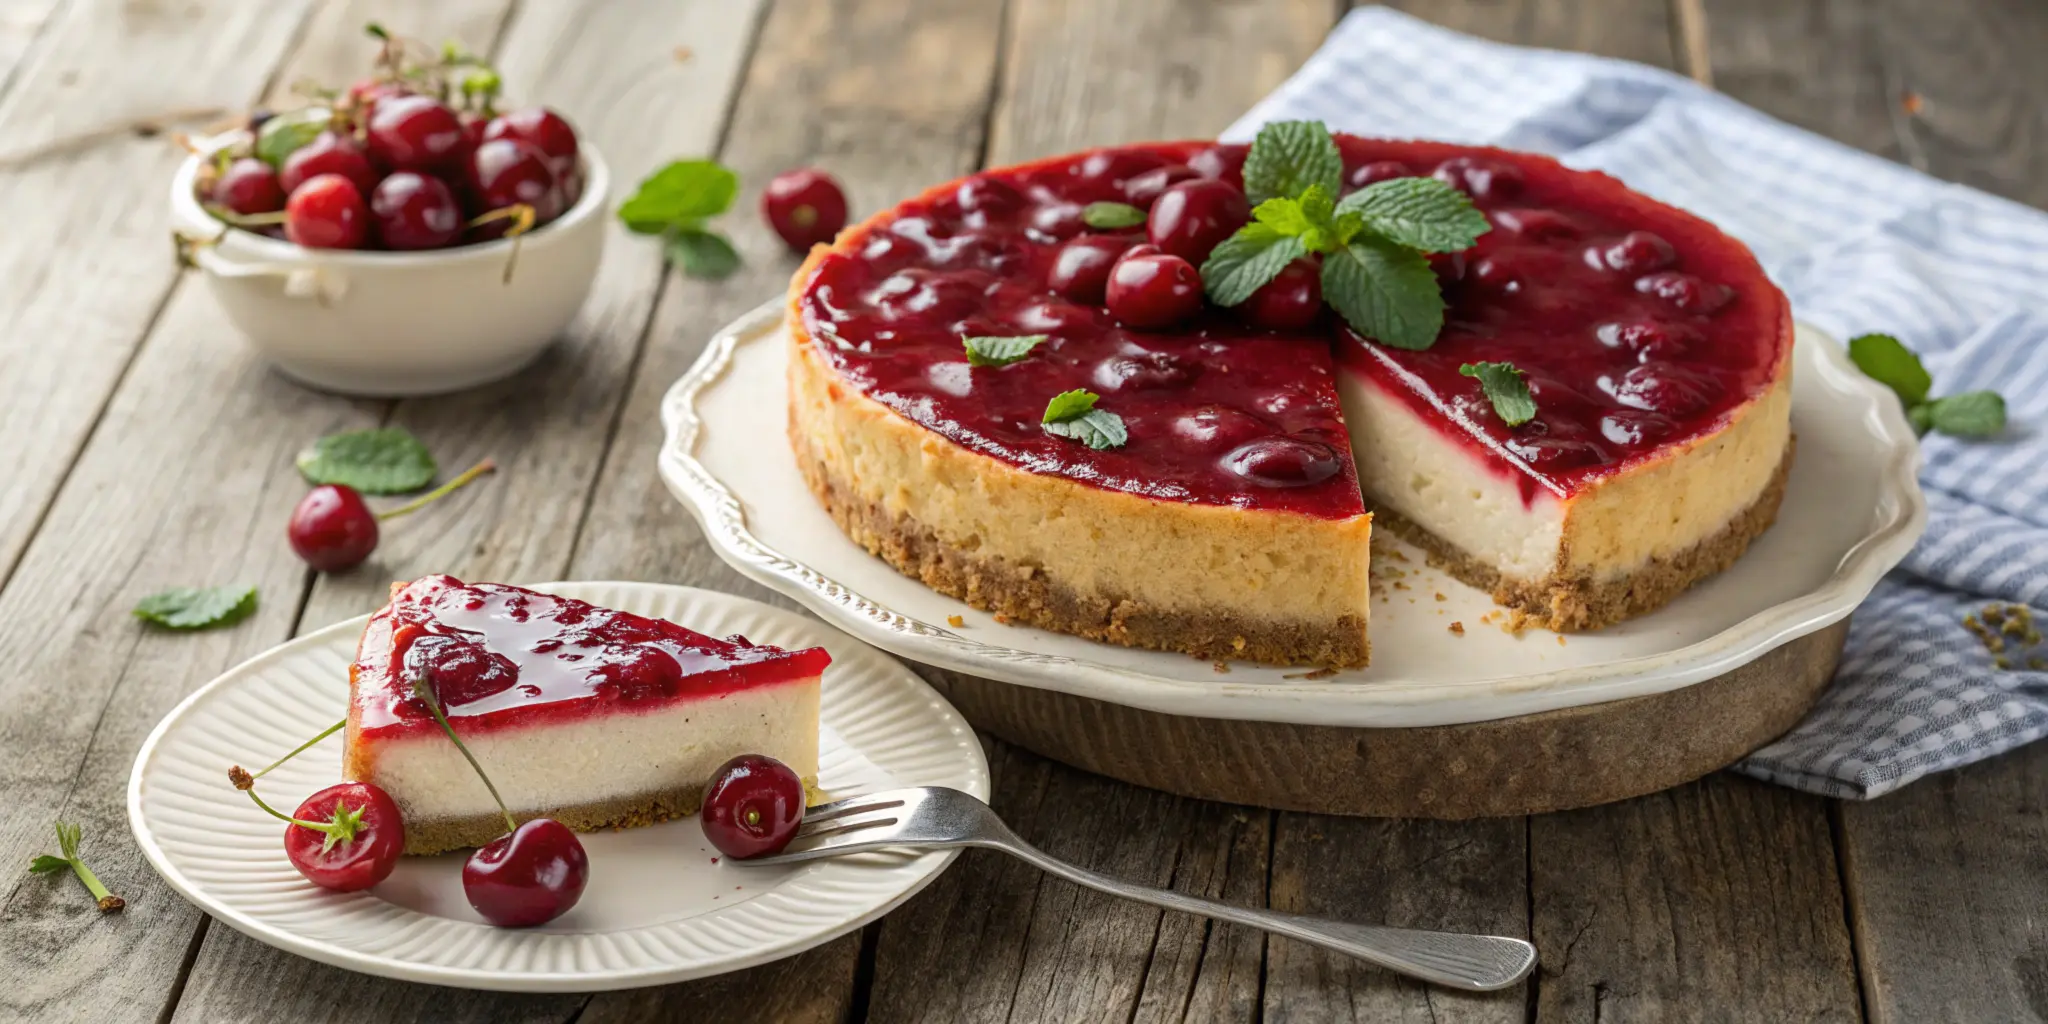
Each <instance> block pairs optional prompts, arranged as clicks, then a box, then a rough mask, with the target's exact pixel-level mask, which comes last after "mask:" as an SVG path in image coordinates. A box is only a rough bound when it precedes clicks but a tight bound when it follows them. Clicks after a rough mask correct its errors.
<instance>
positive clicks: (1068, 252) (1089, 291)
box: [1045, 235, 1135, 305]
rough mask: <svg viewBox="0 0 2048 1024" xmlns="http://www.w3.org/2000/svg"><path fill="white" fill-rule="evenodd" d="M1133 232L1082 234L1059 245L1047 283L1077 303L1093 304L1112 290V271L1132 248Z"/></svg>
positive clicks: (1047, 274)
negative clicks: (1131, 233) (1110, 282)
mask: <svg viewBox="0 0 2048 1024" xmlns="http://www.w3.org/2000/svg"><path fill="white" fill-rule="evenodd" d="M1134 240H1135V239H1134V238H1133V237H1132V236H1130V235H1082V236H1080V237H1078V238H1074V239H1070V240H1068V242H1067V244H1065V245H1062V246H1060V250H1059V253H1058V254H1057V255H1055V256H1054V257H1053V258H1052V269H1051V270H1050V271H1048V272H1047V273H1046V276H1045V285H1046V287H1048V288H1051V289H1052V290H1053V291H1055V292H1058V293H1059V294H1060V295H1062V296H1065V297H1066V298H1069V299H1072V300H1074V301H1075V302H1085V303H1087V304H1089V305H1094V304H1096V303H1099V302H1101V301H1102V300H1103V297H1104V295H1105V294H1107V292H1108V289H1109V270H1110V268H1111V267H1113V266H1115V265H1116V261H1117V258H1118V257H1120V256H1122V255H1123V254H1124V251H1125V250H1127V249H1129V248H1130V247H1131V243H1132V242H1133V241H1134Z"/></svg>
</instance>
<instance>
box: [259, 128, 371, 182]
mask: <svg viewBox="0 0 2048 1024" xmlns="http://www.w3.org/2000/svg"><path fill="white" fill-rule="evenodd" d="M322 174H339V175H341V176H342V177H345V178H347V179H348V180H349V181H350V182H352V183H354V185H355V187H356V191H357V192H359V193H362V194H363V195H369V194H370V190H371V189H373V188H376V187H377V168H376V167H374V166H372V165H371V163H370V157H369V154H367V153H365V152H363V147H362V146H360V145H358V144H357V143H356V140H354V139H351V138H349V137H348V136H346V135H336V134H334V133H333V132H321V133H320V134H318V135H315V136H313V141H311V142H308V143H306V144H305V145H303V146H300V147H299V148H297V149H295V150H292V152H291V155H290V156H287V157H285V158H284V165H283V166H282V167H280V168H278V172H277V183H278V184H279V185H280V186H283V188H284V192H285V194H286V195H291V194H293V193H296V192H297V191H298V190H299V186H301V185H304V184H305V183H306V182H307V181H309V180H311V179H313V178H316V177H318V176H320V175H322Z"/></svg>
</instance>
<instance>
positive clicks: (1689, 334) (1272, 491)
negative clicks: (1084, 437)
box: [797, 136, 1791, 517]
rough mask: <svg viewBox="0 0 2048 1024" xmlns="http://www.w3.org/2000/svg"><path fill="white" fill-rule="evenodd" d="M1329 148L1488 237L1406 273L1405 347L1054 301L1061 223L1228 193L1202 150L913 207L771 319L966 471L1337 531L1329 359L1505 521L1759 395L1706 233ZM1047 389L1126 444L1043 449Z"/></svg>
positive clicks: (1427, 166) (1787, 334)
mask: <svg viewBox="0 0 2048 1024" xmlns="http://www.w3.org/2000/svg"><path fill="white" fill-rule="evenodd" d="M1338 144H1339V148H1340V150H1341V151H1342V153H1343V155H1344V165H1345V169H1346V178H1347V181H1348V182H1349V184H1348V185H1347V188H1356V187H1360V186H1362V185H1364V184H1370V183H1371V182H1374V181H1382V180H1386V179H1387V178H1391V177H1400V176H1403V175H1409V176H1417V177H1421V176H1431V175H1433V176H1435V177H1437V178H1439V179H1441V180H1445V181H1447V182H1450V183H1451V184H1453V185H1454V186H1457V187H1460V188H1463V189H1465V190H1467V191H1468V192H1470V193H1473V194H1474V198H1475V202H1476V203H1477V204H1478V206H1479V208H1480V209H1481V210H1483V211H1485V212H1486V214H1487V215H1488V217H1489V219H1490V220H1491V221H1492V222H1493V224H1494V229H1493V230H1492V231H1491V232H1489V233H1487V234H1486V235H1484V236H1482V237H1481V239H1480V240H1479V244H1478V245H1477V246H1476V247H1475V248H1473V249H1472V250H1470V251H1469V252H1466V253H1462V254H1454V255H1451V256H1446V257H1439V258H1435V259H1433V263H1434V264H1435V265H1436V266H1437V268H1438V275H1439V278H1440V279H1442V281H1443V284H1444V298H1445V301H1446V302H1447V304H1448V306H1449V309H1448V311H1447V313H1446V317H1445V328H1444V331H1443V333H1442V334H1441V335H1440V336H1439V338H1438V340H1437V342H1436V344H1435V345H1434V346H1433V347H1431V348H1430V349H1429V350H1427V351H1423V352H1409V351H1403V350H1399V349H1393V348H1387V347H1383V346H1380V345H1376V344H1372V343H1369V342H1366V341H1364V340H1362V339H1360V338H1359V337H1358V336H1357V335H1355V334H1353V333H1351V332H1350V331H1349V330H1348V329H1346V328H1344V327H1343V326H1342V320H1341V318H1339V317H1337V316H1335V315H1328V316H1323V317H1319V318H1315V319H1314V320H1313V322H1312V323H1311V325H1310V326H1309V327H1307V328H1306V329H1302V330H1262V329H1260V328H1259V327H1257V326H1254V325H1252V324H1249V323H1247V322H1246V320H1247V319H1248V317H1247V316H1246V315H1243V313H1242V311H1235V312H1233V311H1227V310H1219V309H1217V308H1215V307H1213V306H1207V305H1205V306H1204V308H1203V309H1202V310H1201V311H1200V312H1198V313H1197V314H1196V315H1195V316H1193V317H1191V318H1190V319H1188V320H1187V321H1185V322H1183V323H1180V324H1177V325H1175V326H1174V327H1173V328H1170V329H1168V330H1164V331H1134V330H1128V329H1126V328H1124V327H1122V326H1121V325H1119V324H1118V323H1117V321H1116V320H1115V319H1114V318H1112V317H1111V316H1109V315H1108V312H1107V311H1106V310H1105V309H1104V308H1103V306H1102V305H1101V304H1100V302H1099V301H1097V302H1092V303H1090V302H1079V301H1075V297H1076V296H1079V297H1081V298H1086V297H1089V296H1092V294H1093V292H1092V287H1074V288H1069V287H1063V286H1064V285H1066V283H1067V281H1066V276H1078V275H1065V276H1063V270H1062V268H1060V267H1059V265H1058V263H1059V259H1060V256H1061V254H1062V252H1063V250H1062V248H1061V245H1062V243H1063V242H1065V241H1066V240H1067V239H1069V238H1073V237H1075V236H1077V235H1082V234H1084V233H1085V228H1084V227H1083V226H1082V224H1081V222H1080V219H1079V211H1080V209H1081V208H1082V207H1083V206H1084V205H1085V204H1087V203H1089V202H1094V201H1098V200H1114V201H1119V202H1126V201H1132V199H1133V197H1134V196H1142V197H1144V198H1147V199H1149V198H1151V196H1150V195H1147V193H1148V192H1149V191H1150V188H1149V183H1150V180H1151V179H1149V178H1146V177H1145V176H1146V175H1148V174H1150V175H1153V176H1154V177H1159V176H1160V175H1159V174H1157V173H1156V172H1160V171H1161V169H1163V168H1166V169H1171V170H1169V171H1168V172H1167V173H1168V174H1170V175H1174V176H1179V175H1181V174H1182V173H1184V171H1185V170H1187V169H1192V170H1193V171H1194V172H1195V173H1197V174H1200V175H1203V176H1204V177H1220V178H1221V180H1223V181H1226V182H1228V183H1230V184H1231V185H1235V186H1242V184H1243V179H1242V167H1243V163H1244V154H1245V147H1243V146H1235V145H1224V144H1214V143H1194V142H1190V143H1164V144H1148V145H1139V146H1127V147H1119V148H1115V149H1107V150H1094V151H1090V152H1086V153H1079V154H1073V155H1069V156H1064V157H1057V158H1054V159H1050V160H1045V161H1041V162H1038V163H1033V164H1025V165H1021V166H1018V167H1011V168H1004V169H1000V170H995V171H990V172H986V173H983V174H980V175H976V176H974V177H971V178H968V179H965V180H964V181H961V182H953V183H951V184H948V185H944V186H940V187H938V188H935V189H932V190H931V191H928V192H926V193H925V194H923V195H921V196H918V197H916V198H914V199H912V200H910V201H908V202H905V203H903V204H901V205H899V206H898V207H896V208H895V209H894V210H891V211H889V212H887V213H884V214H882V215H879V216H877V217H875V218H874V219H872V220H870V221H868V222H867V223H864V224H861V225H859V226H857V227H855V228H854V229H853V230H852V231H851V232H850V233H849V235H848V237H847V241H846V243H845V244H843V245H841V246H839V247H837V248H835V249H834V250H833V251H832V252H830V253H828V254H826V255H824V256H822V257H819V258H817V259H816V260H814V262H813V265H812V267H811V269H810V271H809V275H810V276H809V277H808V278H807V279H805V280H803V281H802V282H801V284H800V294H799V296H798V306H797V308H798V313H799V315H800V316H801V318H802V321H803V326H804V329H805V331H806V332H807V333H808V334H809V335H810V336H811V338H812V339H813V342H814V344H816V345H817V351H818V352H819V353H820V354H821V355H822V356H823V357H824V358H825V359H826V360H827V361H828V362H829V363H830V364H831V365H832V366H833V367H834V368H836V369H837V370H838V371H839V373H840V374H841V375H842V377H844V378H845V379H846V380H847V381H849V382H850V383H851V384H853V385H854V386H855V387H857V388H859V389H860V390H862V391H863V392H865V393H866V394H867V395H868V396H869V397H870V398H873V399H875V400H877V401H879V402H882V403H883V404H885V405H887V406H889V407H890V408H892V409H894V410H895V411H897V412H898V413H900V414H902V415H903V416H905V417H906V418H908V419H911V420H913V421H915V422H917V423H919V424H921V425H923V426H924V427H926V428H927V429H930V430H933V431H935V432H937V433H939V434H941V435H942V436H944V437H946V438H948V439H949V440H951V441H953V442H955V443H957V444H960V445H962V446H964V447H966V448H969V449H972V450H974V451H977V452H980V453H982V454H985V455H989V456H991V457H994V458H997V459H1001V460H1003V461H1006V462H1010V463H1013V464H1016V465H1019V466H1023V467H1025V468H1027V469H1030V470H1032V471H1034V472H1041V473H1054V474H1059V475H1062V476H1067V477H1070V478H1072V479H1076V480H1082V481H1086V482H1090V483H1094V484H1097V485H1099V486H1103V487H1109V488H1113V489H1117V490H1124V491H1129V492H1132V493H1137V494H1142V495H1147V496H1151V497H1157V498H1163V499H1171V500H1182V501H1195V502H1204V503H1214V504H1226V505H1234V506H1239V507H1254V508H1267V509H1285V510H1292V511H1297V512H1303V513H1307V514H1311V515H1319V516H1326V517H1344V516H1351V515H1356V514H1358V513H1359V511H1360V509H1361V502H1360V498H1359V493H1358V485H1357V481H1356V473H1355V470H1354V468H1353V466H1352V464H1351V459H1350V448H1349V440H1348V435H1347V434H1346V432H1345V428H1344V425H1343V422H1342V420H1341V418H1340V412H1339V409H1338V404H1337V399H1336V395H1335V386H1334V379H1335V372H1336V371H1335V369H1334V367H1333V363H1332V358H1333V354H1334V357H1335V359H1337V360H1341V361H1342V363H1343V365H1344V366H1345V367H1346V368H1347V370H1348V371H1350V372H1353V373H1356V374H1360V375H1363V376H1365V377H1368V378H1370V379H1371V380H1372V381H1374V382H1376V383H1377V384H1379V385H1380V386H1381V387H1383V388H1385V389H1387V390H1390V391H1393V392H1394V393H1397V394H1399V395H1401V396H1402V397H1403V398H1404V399H1405V400H1406V401H1407V402H1408V403H1409V404H1410V405H1411V407H1413V408H1414V409H1415V410H1416V411H1417V413H1418V415H1420V416H1421V417H1422V418H1423V419H1425V420H1426V421H1429V422H1432V423H1434V424H1436V425H1437V426H1438V427H1439V429H1441V430H1442V431H1443V432H1444V433H1445V434H1446V435H1447V436H1450V437H1452V438H1454V439H1456V440H1458V441H1459V442H1460V443H1462V444H1463V445H1465V446H1466V447H1467V448H1468V450H1470V451H1472V452H1474V453H1475V454H1476V455H1478V456H1479V457H1481V458H1483V459H1485V460H1488V461H1489V462H1491V463H1492V464H1493V465H1495V466H1496V468H1497V469H1498V470H1499V471H1500V472H1502V473H1507V474H1512V475H1515V476H1518V477H1520V478H1521V479H1523V480H1525V481H1527V483H1525V484H1524V488H1523V489H1524V494H1525V496H1526V497H1529V498H1532V499H1533V496H1534V494H1535V490H1536V489H1537V488H1542V489H1548V490H1550V491H1552V492H1554V493H1557V494H1569V493H1571V492H1572V491H1573V490H1575V489H1576V488H1577V487H1578V486H1579V485H1580V484H1581V483H1583V482H1585V481H1589V480H1592V479H1595V478H1597V477H1599V476H1601V475H1604V474H1606V473H1609V472H1612V471H1614V470H1615V469H1618V468H1620V467H1621V466H1623V465H1625V464H1627V463H1628V461H1629V460H1631V459H1634V458H1638V457H1643V456H1647V455H1648V454H1650V453H1652V452H1654V451H1655V450H1657V449H1659V448H1661V447H1662V446H1664V445H1667V444H1670V443H1672V442H1675V441H1680V440H1683V439H1684V438H1686V437H1689V436H1693V435H1696V434H1699V433H1701V432H1703V431H1707V430H1710V429H1712V428H1714V427H1715V426H1716V425H1717V424H1719V423H1721V422H1722V421H1723V420H1724V419H1725V417H1726V416H1727V415H1728V413H1729V412H1730V411H1732V410H1733V409H1735V408H1736V407H1738V406H1739V405H1741V404H1742V403H1743V402H1746V401H1748V400H1749V399H1752V398H1754V397H1756V396H1757V395H1758V394H1760V393H1761V392H1762V391H1763V390H1764V389H1765V388H1766V387H1768V386H1769V385H1770V383H1771V382H1772V381H1773V380H1774V379H1775V377H1776V375H1777V369H1778V367H1779V365H1780V363H1781V361H1782V359H1783V358H1784V355H1785V352H1786V348H1787V346H1789V345H1790V343H1791V320H1790V312H1789V308H1788V307H1787V305H1786V303H1785V299H1784V296H1783V295H1782V294H1781V293H1780V292H1778V290H1777V289H1776V288H1775V287H1773V286H1772V285H1771V284H1770V283H1769V281H1768V280H1766V279H1765V277H1764V275H1763V272H1762V270H1761V268H1759V267H1758V265H1757V263H1756V260H1755V258H1754V257H1753V256H1751V255H1750V254H1749V251H1748V250H1747V249H1745V248H1744V247H1743V246H1742V245H1741V244H1740V243H1738V242H1736V241H1735V240H1733V239H1731V238H1729V237H1728V236H1726V235H1724V234H1722V233H1721V232H1720V231H1718V230H1717V229H1715V228H1714V227H1713V226H1712V225H1710V224H1708V223H1707V222H1705V221H1703V220H1700V219H1699V218H1697V217H1694V216H1692V215H1690V214H1687V213H1685V212H1683V211H1680V210H1677V209H1675V208H1672V207H1669V206H1665V205H1663V204H1660V203H1657V202H1655V201H1654V200H1651V199H1648V198H1647V197H1644V196H1641V195H1638V194H1636V193H1634V192H1631V191H1629V190H1628V189H1627V188H1625V187H1624V186H1622V185H1621V183H1620V182H1618V181H1615V180H1614V179H1612V178H1609V177H1607V176H1606V175H1603V174H1598V173H1594V172H1584V171H1574V170H1570V169H1568V168H1566V167H1564V166H1563V165H1561V164H1558V163H1557V162H1555V161H1553V160H1551V159H1549V158H1546V157H1541V156H1534V155H1531V154H1524V153H1513V152H1508V151H1503V150H1493V149H1483V148H1476V147H1469V146H1455V145H1449V144H1443V143H1428V142H1394V141H1385V140H1369V139H1360V138H1353V137H1349V136H1339V139H1338ZM988 183H996V184H1000V185H1002V186H1006V187H1007V188H1006V191H1007V192H1009V193H1014V194H1016V195H1018V196H1021V197H1022V198H1023V200H1024V201H1023V202H1021V203H1018V204H1015V205H1014V206H1013V207H1010V208H1006V209H1003V210H986V209H977V210H974V211H972V212H971V213H970V211H969V210H967V209H966V208H965V206H966V205H969V204H963V202H962V198H963V193H966V194H967V195H969V196H970V197H971V196H972V195H973V194H974V193H976V192H979V191H984V190H987V189H988V188H989V184H988ZM1134 183H1137V184H1134ZM1140 185H1143V186H1145V187H1139V186H1140ZM1645 235H1648V236H1651V237H1644V236H1645ZM1660 243H1661V244H1660ZM1086 283H1087V284H1088V285H1092V283H1093V282H1092V281H1089V282H1086ZM1280 319H1282V320H1284V319H1285V318H1280ZM962 334H975V335H1005V334H1011V335H1015V334H1046V335H1049V336H1050V338H1049V340H1048V341H1047V342H1046V343H1045V344H1042V345H1040V346H1039V347H1038V348H1037V349H1036V350H1034V352H1033V354H1032V357H1031V358H1028V359H1025V360H1023V361H1020V362H1017V363H1013V364H1011V365H1009V366H1005V367H997V368H990V367H975V368H970V367H969V366H968V365H967V363H966V360H965V358H964V356H963V355H962V353H961V347H960V337H961V335H962ZM1482 361H1505V362H1512V363H1514V364H1515V365H1517V366H1519V367H1522V368H1523V369H1524V370H1525V371H1527V373H1528V376H1529V380H1530V385H1531V388H1532V390H1533V391H1534V392H1535V393H1536V396H1537V402H1538V407H1539V411H1538V415H1537V418H1536V419H1535V420H1534V421H1532V422H1531V423H1529V424H1525V425H1524V426H1522V427H1520V428H1513V429H1511V428H1508V427H1506V426H1505V425H1504V424H1502V423H1501V422H1500V421H1499V419H1498V418H1497V417H1495V416H1494V415H1493V413H1492V411H1491V406H1490V405H1489V404H1488V403H1487V402H1486V400H1485V398H1484V395H1483V393H1482V392H1481V390H1480V385H1479V383H1478V381H1476V380H1474V379H1473V378H1470V377H1465V376H1462V375H1460V374H1459V373H1458V367H1459V366H1460V365H1462V364H1464V363H1470V362H1482ZM1073 388H1087V389H1088V390H1090V391H1094V392H1096V393H1097V394H1098V395H1100V396H1101V399H1100V401H1099V402H1098V407H1099V408H1102V409H1106V410H1109V411H1111V412H1115V413H1117V414H1118V415H1120V416H1122V417H1123V418H1124V421H1125V423H1126V425H1127V427H1128V428H1129V431H1130V442H1129V443H1128V444H1126V445H1124V446H1123V447H1120V448H1112V449H1106V450H1101V451H1097V450H1093V449H1089V448H1086V447H1085V446H1082V445H1079V444H1076V443H1074V442H1072V441H1068V440H1065V439H1061V438H1057V437H1052V436H1050V435H1047V434H1045V433H1044V432H1043V430H1042V429H1040V423H1039V420H1040V416H1041V414H1042V413H1043V411H1044V408H1045V403H1046V401H1047V400H1048V399H1049V398H1050V397H1051V396H1053V395H1055V394H1058V393H1059V392H1061V391H1066V390H1071V389H1073ZM1283 464H1284V465H1283Z"/></svg>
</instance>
